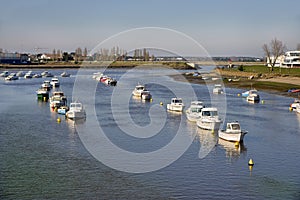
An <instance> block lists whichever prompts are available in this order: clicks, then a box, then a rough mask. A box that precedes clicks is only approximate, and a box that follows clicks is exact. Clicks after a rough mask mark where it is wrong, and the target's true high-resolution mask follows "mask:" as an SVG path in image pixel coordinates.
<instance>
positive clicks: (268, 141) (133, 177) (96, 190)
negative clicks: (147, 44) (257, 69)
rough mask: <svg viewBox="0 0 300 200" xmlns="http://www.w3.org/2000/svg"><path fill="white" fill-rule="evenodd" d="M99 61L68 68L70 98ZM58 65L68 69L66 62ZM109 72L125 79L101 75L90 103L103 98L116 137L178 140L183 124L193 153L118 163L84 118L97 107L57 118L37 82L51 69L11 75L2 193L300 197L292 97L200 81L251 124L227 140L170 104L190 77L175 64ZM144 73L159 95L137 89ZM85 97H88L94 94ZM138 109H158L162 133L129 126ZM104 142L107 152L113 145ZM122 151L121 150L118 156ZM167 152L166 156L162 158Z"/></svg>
mask: <svg viewBox="0 0 300 200" xmlns="http://www.w3.org/2000/svg"><path fill="white" fill-rule="evenodd" d="M95 71H96V70H85V73H86V74H87V75H88V76H84V75H77V71H76V70H68V72H70V73H71V74H72V76H71V77H69V78H60V82H61V86H60V89H62V90H63V91H64V92H65V94H66V95H67V97H68V102H70V101H71V100H72V92H73V85H74V81H75V80H76V79H77V78H78V77H79V76H82V77H83V78H86V79H89V81H90V80H91V81H94V80H92V78H91V76H92V73H93V72H95ZM37 72H41V70H38V71H37ZM52 72H53V74H56V75H59V74H60V73H61V72H62V70H52ZM105 73H106V74H109V75H110V76H112V77H114V78H116V79H117V80H119V82H118V85H117V87H108V86H105V85H104V84H102V83H99V84H98V85H97V87H96V90H95V91H94V94H95V100H94V102H93V104H94V105H85V106H86V107H87V108H90V107H91V106H92V107H93V108H94V111H95V113H96V116H97V121H98V122H99V126H101V128H102V130H103V131H104V132H105V134H106V137H107V138H108V139H109V140H110V141H112V143H114V144H115V145H117V146H118V147H120V148H122V149H124V150H126V151H129V152H136V153H147V152H152V151H158V150H160V149H161V148H163V147H164V146H166V145H168V144H169V143H171V142H172V140H173V139H174V138H175V136H176V134H177V133H178V129H179V127H181V128H182V129H181V132H182V134H186V135H187V136H189V137H190V138H191V140H192V142H191V145H190V146H189V147H188V148H187V150H186V151H185V152H184V153H183V155H182V156H180V157H179V159H177V160H175V161H174V162H172V163H171V164H170V165H168V166H166V167H164V168H162V169H159V170H157V171H153V172H149V173H142V174H139V173H126V172H122V171H117V170H115V169H111V168H110V167H108V166H106V165H104V164H103V163H102V162H100V161H98V160H97V159H95V158H94V157H93V156H92V155H91V154H90V153H89V152H88V151H87V149H86V148H85V146H84V145H83V143H82V141H81V139H80V135H79V134H78V131H77V130H78V129H77V128H80V127H84V126H87V125H88V124H89V120H91V118H89V115H88V117H87V119H86V121H79V122H77V123H76V124H75V123H74V122H73V121H70V120H66V119H65V118H64V117H62V116H60V117H61V119H62V120H61V122H60V123H57V121H56V119H57V118H58V117H59V115H57V114H56V113H55V112H53V111H51V110H50V109H49V104H48V103H47V102H38V101H37V100H36V94H35V91H36V90H37V89H38V87H39V86H40V84H41V83H42V81H43V80H44V79H45V78H42V79H30V80H26V79H20V80H17V81H12V82H5V81H4V80H2V79H1V80H0V114H1V115H0V125H1V126H0V127H1V128H0V160H1V161H0V198H1V199H169V198H171V199H241V198H245V199H299V198H300V167H299V164H300V148H299V146H300V145H299V144H300V131H299V128H300V114H298V115H297V114H296V113H294V112H289V110H288V106H289V104H290V103H291V102H292V101H293V99H292V98H288V97H282V96H276V95H272V94H268V93H263V92H260V95H261V98H262V99H263V100H264V104H262V103H258V104H249V103H247V102H246V101H245V99H242V98H241V97H238V95H237V94H238V93H241V92H242V90H239V89H230V88H226V95H215V96H213V95H212V96H210V94H209V91H210V90H211V86H209V87H207V86H206V85H192V87H193V89H194V91H195V94H196V95H197V97H198V99H200V100H202V101H203V102H204V103H205V104H206V105H210V104H211V103H212V104H216V105H218V106H220V107H222V108H220V113H221V114H222V118H223V119H224V120H225V121H231V120H238V121H239V122H240V123H241V126H242V128H243V129H246V130H248V134H247V135H246V136H245V141H244V144H243V145H240V146H239V147H236V146H235V145H234V143H230V142H226V141H223V140H218V138H217V137H216V133H211V132H209V131H204V130H201V129H198V128H197V127H196V124H194V123H191V122H188V121H187V120H186V117H185V114H182V115H179V114H176V113H171V112H167V111H166V110H165V108H166V104H167V103H168V102H169V101H170V99H171V98H172V97H173V96H174V92H173V91H171V90H170V88H168V87H166V85H165V84H164V83H166V82H168V83H169V82H170V83H172V85H174V86H175V87H177V88H181V87H183V88H184V87H188V86H189V84H187V83H184V82H176V81H174V80H172V79H171V78H170V77H168V76H167V75H166V74H167V73H166V71H163V72H162V71H159V70H150V69H143V70H137V71H135V72H134V73H133V74H129V76H128V77H127V78H124V76H125V75H126V74H127V71H126V70H125V69H114V70H112V69H110V70H107V71H106V72H105ZM48 79H49V78H48ZM143 81H144V82H145V83H146V86H147V88H148V89H149V90H150V91H151V93H152V96H153V101H152V102H142V101H140V100H139V99H133V98H131V97H130V93H131V91H132V90H133V88H134V87H135V85H136V84H137V83H138V82H140V83H143ZM94 83H95V84H97V83H96V82H95V81H94ZM208 88H209V90H208ZM87 89H88V88H87ZM114 92H119V95H118V93H117V94H115V93H114ZM121 93H123V94H125V96H124V97H126V98H123V97H122V96H121ZM126 94H127V95H126ZM117 97H119V98H120V100H118V101H120V103H116V104H112V99H111V98H117ZM121 97H122V98H121ZM81 98H82V99H81V100H82V101H83V102H84V99H86V98H89V97H85V96H83V97H81ZM182 98H183V100H184V103H185V104H186V107H188V106H189V103H190V101H191V100H193V99H191V97H189V96H182ZM123 100H124V101H123ZM211 100H212V102H211ZM225 100H226V104H224V105H225V106H224V105H223V103H224V101H225ZM160 102H162V103H163V105H162V106H161V105H159V104H160ZM112 105H113V106H114V108H113V109H114V110H112V109H111V107H112ZM124 105H126V106H125V107H124ZM114 112H115V113H114ZM225 113H226V118H225ZM114 114H115V115H116V116H114ZM128 116H129V117H130V120H132V123H134V124H136V125H137V126H139V127H145V126H147V125H149V124H151V120H153V119H151V116H152V117H155V118H158V119H159V120H161V122H164V124H163V125H162V127H161V129H160V130H159V132H158V133H157V134H156V135H154V136H152V137H148V138H138V137H133V136H131V135H128V134H125V133H124V131H123V130H122V128H120V127H119V126H120V125H122V127H124V128H125V129H126V128H129V129H130V128H132V127H130V126H131V124H130V123H128ZM116 118H117V119H116ZM160 125H161V124H158V126H160ZM75 127H76V128H75ZM83 130H84V129H83ZM141 134H142V133H141ZM102 148H103V149H102V150H103V152H107V150H108V149H106V148H107V147H105V146H103V147H102ZM100 149H101V148H100ZM172 153H176V151H175V152H172ZM108 154H109V153H108ZM199 157H200V158H201V159H200V158H199ZM115 158H117V157H114V155H111V159H115ZM250 158H252V159H253V160H254V163H255V165H254V167H253V169H252V170H249V167H248V160H249V159H250ZM166 159H168V158H165V157H159V158H157V163H158V165H159V164H160V162H162V161H163V160H166ZM155 162H156V161H155ZM133 164H135V163H133ZM140 165H143V163H140ZM145 167H146V166H145Z"/></svg>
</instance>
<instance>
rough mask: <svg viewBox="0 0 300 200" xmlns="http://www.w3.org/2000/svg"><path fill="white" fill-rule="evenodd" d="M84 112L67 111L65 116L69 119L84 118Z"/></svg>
mask: <svg viewBox="0 0 300 200" xmlns="http://www.w3.org/2000/svg"><path fill="white" fill-rule="evenodd" d="M85 116H86V114H85V112H82V111H79V112H78V111H68V112H67V113H66V117H67V118H69V119H82V118H85Z"/></svg>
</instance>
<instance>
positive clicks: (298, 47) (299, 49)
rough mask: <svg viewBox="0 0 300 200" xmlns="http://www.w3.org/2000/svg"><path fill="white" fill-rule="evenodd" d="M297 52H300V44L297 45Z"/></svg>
mask: <svg viewBox="0 0 300 200" xmlns="http://www.w3.org/2000/svg"><path fill="white" fill-rule="evenodd" d="M297 50H298V51H300V43H298V44H297Z"/></svg>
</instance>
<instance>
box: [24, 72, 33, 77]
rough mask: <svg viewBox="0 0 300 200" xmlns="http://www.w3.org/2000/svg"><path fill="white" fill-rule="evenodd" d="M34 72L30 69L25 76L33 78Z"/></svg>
mask: <svg viewBox="0 0 300 200" xmlns="http://www.w3.org/2000/svg"><path fill="white" fill-rule="evenodd" d="M33 75H34V74H33V73H32V71H28V72H27V73H26V74H25V75H24V78H32V76H33Z"/></svg>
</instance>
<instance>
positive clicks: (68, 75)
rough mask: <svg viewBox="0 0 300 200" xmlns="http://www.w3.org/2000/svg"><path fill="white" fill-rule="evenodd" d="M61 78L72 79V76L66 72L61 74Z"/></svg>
mask: <svg viewBox="0 0 300 200" xmlns="http://www.w3.org/2000/svg"><path fill="white" fill-rule="evenodd" d="M60 76H61V77H70V76H71V74H69V73H67V72H66V71H64V72H63V73H61V74H60Z"/></svg>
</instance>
